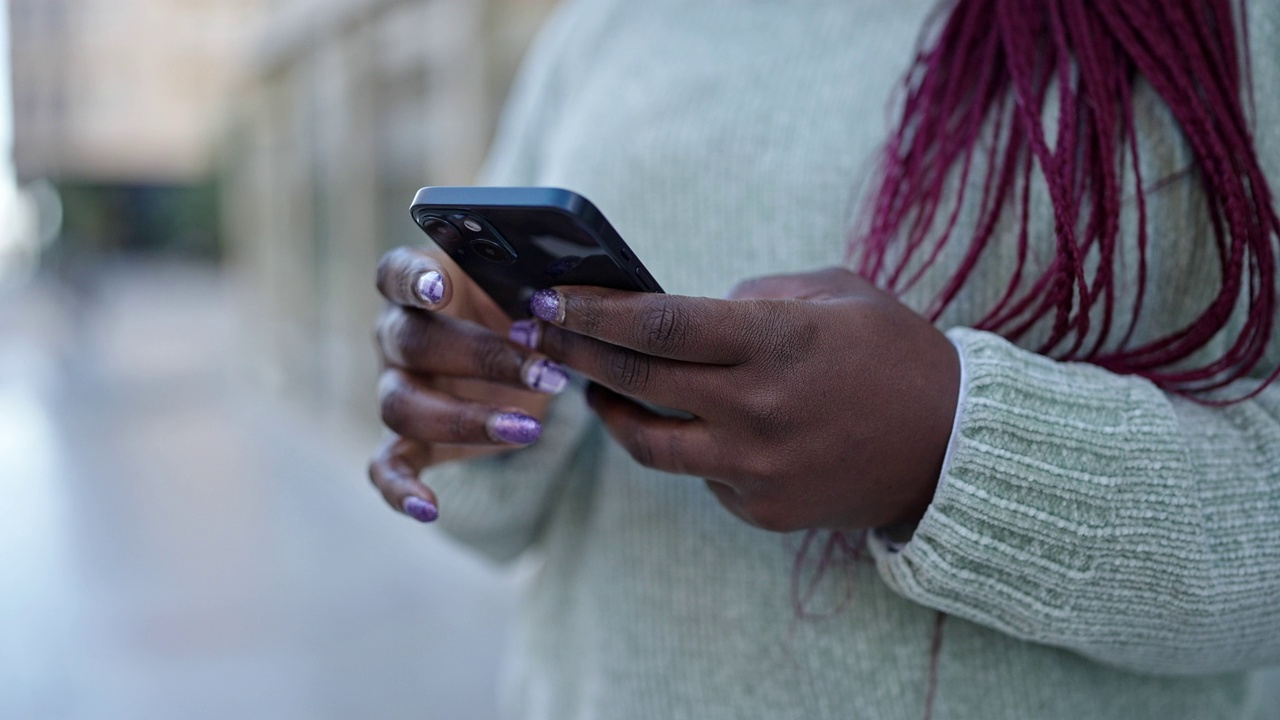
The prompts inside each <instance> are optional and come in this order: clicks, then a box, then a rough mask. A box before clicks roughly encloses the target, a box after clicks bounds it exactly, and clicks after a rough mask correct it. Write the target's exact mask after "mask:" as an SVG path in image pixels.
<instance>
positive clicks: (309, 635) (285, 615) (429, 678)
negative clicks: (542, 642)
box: [0, 266, 513, 720]
mask: <svg viewBox="0 0 1280 720" xmlns="http://www.w3.org/2000/svg"><path fill="white" fill-rule="evenodd" d="M85 300H86V303H85V305H86V306H87V307H88V308H90V309H88V310H87V311H85V312H83V313H77V312H75V311H72V309H71V307H70V304H68V303H67V302H65V298H64V297H62V296H61V295H60V294H59V293H57V292H55V291H54V290H53V288H52V287H51V286H49V285H37V286H34V287H29V288H27V289H25V290H23V291H22V292H20V293H15V292H14V291H12V290H9V291H3V290H0V717H2V718H7V719H12V720H24V719H26V718H31V719H32V720H37V719H38V720H61V719H64V718H65V719H74V720H90V719H92V720H117V719H119V720H125V719H128V720H152V719H155V720H161V719H163V720H176V719H178V718H181V719H183V720H199V719H203V718H210V719H213V718H217V719H219V720H222V719H225V718H237V719H241V718H250V719H252V718H270V719H272V720H277V719H279V720H289V719H291V718H298V719H299V720H301V719H307V720H311V719H326V718H333V719H338V718H360V719H362V720H363V719H369V718H377V719H384V718H385V719H396V718H450V719H452V718H459V719H465V720H485V719H486V718H492V717H494V716H495V711H494V704H495V701H494V683H495V675H496V673H497V664H498V658H499V655H500V647H501V643H502V641H503V635H504V631H505V627H506V622H507V618H508V617H509V615H510V613H511V611H512V607H513V602H512V600H513V583H512V582H511V581H510V580H509V579H506V578H505V577H504V576H500V575H498V574H497V573H495V572H493V571H490V570H488V569H487V568H486V567H485V566H484V565H482V564H480V563H478V562H477V561H475V560H473V559H472V558H471V557H470V556H467V555H465V554H463V553H462V552H461V551H460V550H458V549H456V548H455V547H453V546H452V545H450V544H448V542H447V541H445V540H443V539H442V538H441V537H440V536H439V535H437V534H436V533H435V532H433V531H432V530H431V529H429V528H423V527H421V526H418V525H416V524H414V523H412V522H410V521H408V520H406V519H403V518H401V517H398V516H396V515H394V514H393V513H391V512H390V511H389V510H388V509H387V508H386V507H385V506H383V505H382V502H381V500H380V499H379V498H378V497H377V495H376V494H375V493H374V492H373V491H372V490H371V488H370V487H369V486H368V484H367V482H366V480H365V478H364V467H363V466H364V461H365V453H366V452H367V449H368V443H369V442H371V441H370V440H368V439H367V438H365V437H360V436H359V435H358V434H356V433H352V434H350V435H348V436H347V437H346V438H341V437H334V436H333V434H332V433H331V432H330V433H329V434H326V433H325V432H322V431H321V430H319V429H317V428H315V427H312V426H311V425H309V424H308V422H307V421H306V420H304V419H302V418H299V417H295V416H292V415H290V414H288V413H287V412H286V411H285V410H283V409H281V408H278V407H272V406H271V405H270V404H269V403H263V402H260V401H258V402H254V401H251V400H250V399H248V398H245V397H244V396H243V395H242V394H237V392H235V387H236V384H235V383H231V382H229V380H228V378H229V373H228V372H227V369H228V367H229V365H230V364H231V363H232V361H233V360H234V358H231V357H228V349H229V348H234V347H235V342H234V323H233V322H232V319H231V317H230V315H229V311H228V303H227V302H226V296H225V287H224V284H223V283H222V282H221V280H220V278H219V277H218V276H217V275H216V274H214V273H212V272H210V271H208V270H202V269H199V268H191V267H181V266H179V267H174V266H150V267H122V268H119V269H116V270H113V271H111V272H108V273H107V274H106V275H105V276H104V277H103V278H102V282H101V283H100V286H99V287H98V288H96V290H95V292H94V293H93V294H92V295H90V296H88V297H86V298H85Z"/></svg>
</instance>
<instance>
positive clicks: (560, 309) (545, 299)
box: [529, 290, 564, 322]
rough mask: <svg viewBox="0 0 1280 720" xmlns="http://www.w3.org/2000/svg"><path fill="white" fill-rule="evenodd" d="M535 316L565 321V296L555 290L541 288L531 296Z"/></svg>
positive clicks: (530, 304)
mask: <svg viewBox="0 0 1280 720" xmlns="http://www.w3.org/2000/svg"><path fill="white" fill-rule="evenodd" d="M529 310H530V311H532V312H533V315H534V317H536V318H538V319H539V320H546V321H547V322H564V298H562V297H560V293H558V292H556V291H555V290H539V291H537V292H535V293H534V294H533V295H532V296H531V297H530V298H529Z"/></svg>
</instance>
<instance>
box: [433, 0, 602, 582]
mask: <svg viewBox="0 0 1280 720" xmlns="http://www.w3.org/2000/svg"><path fill="white" fill-rule="evenodd" d="M570 5H572V4H570ZM576 22H577V19H576V17H575V15H574V14H573V13H572V12H570V11H569V9H568V6H567V5H566V6H562V7H561V9H560V10H559V11H557V13H556V14H555V15H553V16H552V17H551V18H550V19H549V20H548V21H547V23H546V25H545V26H544V28H543V30H542V31H541V32H540V33H539V35H538V37H537V38H536V39H535V41H534V44H533V46H532V47H531V48H530V50H529V53H528V54H527V56H526V58H525V60H524V62H523V64H522V65H521V70H520V72H519V74H518V75H517V77H516V80H515V83H514V85H513V87H512V90H511V94H510V96H509V98H508V100H507V105H506V108H505V110H504V112H503V116H502V119H501V121H500V123H499V126H498V131H497V134H496V136H495V138H494V141H493V144H492V146H491V149H490V152H489V157H488V159H487V161H486V163H485V166H484V168H482V170H481V172H480V177H479V182H480V184H484V185H536V184H539V182H540V179H539V174H540V168H541V166H542V165H543V164H544V161H543V159H542V157H541V152H542V141H543V138H545V136H546V135H547V133H548V128H549V125H550V124H551V123H552V122H553V121H554V117H555V112H556V109H557V107H558V106H559V93H560V79H559V77H558V74H559V72H560V70H559V58H558V53H559V52H560V49H561V47H562V45H563V44H564V41H565V38H566V37H568V36H569V34H571V33H572V32H574V25H575V23H576ZM590 422H591V421H590V413H589V412H588V411H587V409H586V405H585V404H584V403H583V401H582V397H581V393H579V392H577V391H576V390H574V389H570V390H568V391H566V392H565V394H564V395H563V396H561V397H558V398H556V399H555V400H554V401H553V402H552V404H551V408H550V410H549V411H548V414H547V417H546V418H545V419H544V421H543V432H542V436H541V437H540V438H539V440H538V442H536V443H535V444H534V445H532V446H530V447H527V448H523V449H520V450H516V451H513V452H510V453H506V454H503V455H499V456H496V457H489V458H483V459H479V460H471V461H465V462H454V463H447V464H444V465H440V466H437V467H434V468H431V469H430V470H428V471H427V472H426V473H425V474H424V475H423V482H425V483H427V484H428V485H430V486H431V487H432V488H433V489H434V490H435V491H436V493H437V495H438V496H439V499H440V521H439V525H440V526H441V527H442V528H443V529H444V530H445V531H446V532H447V533H449V534H450V535H451V536H453V537H454V538H455V539H457V540H459V541H461V542H463V543H465V544H467V545H470V546H472V547H473V548H474V549H476V550H478V551H480V552H481V553H483V554H485V555H487V556H489V557H490V558H491V559H493V560H496V561H506V560H511V559H513V558H515V557H517V556H518V555H520V553H522V552H523V551H524V550H526V549H527V548H529V546H530V545H532V544H533V543H535V542H536V540H537V538H538V536H539V531H540V529H541V528H542V527H543V526H544V525H545V521H546V518H547V516H548V514H549V513H550V512H551V511H552V509H553V508H554V506H555V501H556V497H557V496H558V494H559V493H560V492H561V491H562V490H563V488H564V487H565V486H566V485H567V484H568V483H569V479H570V478H571V477H572V476H574V475H575V473H578V474H581V473H584V472H586V471H585V470H583V469H582V468H581V467H580V466H581V464H582V462H583V461H582V458H581V457H579V453H578V450H579V449H580V447H581V445H582V443H584V442H586V429H587V428H588V427H589V425H590Z"/></svg>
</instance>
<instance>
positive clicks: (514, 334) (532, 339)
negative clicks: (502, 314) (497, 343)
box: [507, 320, 542, 350]
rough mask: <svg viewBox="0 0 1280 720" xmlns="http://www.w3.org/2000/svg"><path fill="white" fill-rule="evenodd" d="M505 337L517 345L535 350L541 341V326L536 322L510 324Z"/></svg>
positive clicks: (520, 321) (518, 321)
mask: <svg viewBox="0 0 1280 720" xmlns="http://www.w3.org/2000/svg"><path fill="white" fill-rule="evenodd" d="M507 337H508V338H509V339H510V340H511V342H513V343H515V344H517V345H523V346H525V347H527V348H529V349H530V350H537V349H538V342H539V341H541V340H542V325H540V324H539V323H538V321H537V320H517V321H515V322H513V323H511V330H510V331H508V332H507Z"/></svg>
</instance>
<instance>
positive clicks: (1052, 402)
mask: <svg viewBox="0 0 1280 720" xmlns="http://www.w3.org/2000/svg"><path fill="white" fill-rule="evenodd" d="M948 335H949V337H951V339H952V340H953V342H955V343H956V344H957V346H958V347H959V348H960V349H961V356H962V359H963V362H964V374H965V379H964V401H963V403H962V406H961V408H960V415H959V416H958V418H957V422H956V426H955V435H954V437H953V438H952V447H951V452H950V455H949V458H948V461H947V465H946V468H945V469H944V472H943V477H942V478H941V480H940V483H939V485H938V489H937V492H936V495H935V497H934V500H933V503H932V505H931V506H930V508H929V509H928V511H927V512H926V514H925V517H924V519H923V520H922V522H921V523H920V525H919V526H918V528H917V529H916V532H915V535H914V537H913V538H912V540H911V541H910V542H909V543H907V544H906V546H905V547H903V548H902V549H901V550H900V551H895V550H894V549H892V548H890V547H888V546H887V545H886V544H884V543H881V542H874V543H873V547H872V550H873V553H874V554H875V556H876V561H877V564H878V567H879V570H880V573H881V575H882V576H883V577H884V579H885V580H886V582H888V584H889V585H890V586H892V587H893V588H894V589H895V590H897V591H898V592H899V593H901V594H902V595H904V596H906V597H908V598H910V599H913V600H915V601H917V602H920V603H921V604H924V605H926V606H929V607H933V608H936V609H938V610H942V611H944V612H947V613H949V614H953V615H957V616H959V617H964V618H966V619H969V620H972V621H974V622H977V623H980V624H983V625H986V626H989V627H992V628H995V629H997V630H1000V631H1002V632H1005V633H1008V634H1010V635H1013V636H1015V637H1018V638H1022V639H1026V640H1031V641H1035V642H1040V643H1045V644H1050V645H1056V646H1060V647H1064V648H1068V649H1072V650H1075V651H1077V652H1080V653H1081V654H1084V655H1086V656H1088V657H1091V658H1094V659H1096V660H1099V661H1102V662H1106V663H1110V664H1113V665H1117V666H1120V667H1124V668H1127V669H1130V670H1135V671H1139V672H1147V673H1160V674H1193V673H1197V674H1199V673H1215V672H1224V671H1231V670H1239V669H1247V668H1254V667H1257V666H1260V665H1265V664H1271V663H1276V662H1280V387H1276V386H1271V387H1270V388H1268V389H1267V390H1266V391H1264V392H1263V393H1261V394H1260V395H1258V396H1257V397H1256V398H1255V399H1253V400H1250V401H1247V402H1243V403H1239V404H1236V405H1231V406H1228V407H1224V408H1212V407H1207V406H1203V405H1198V404H1196V403H1193V402H1190V401H1188V400H1185V399H1182V398H1178V397H1173V396H1170V395H1167V394H1165V393H1163V392H1161V391H1160V390H1159V389H1158V388H1156V387H1155V386H1154V385H1152V384H1151V383H1150V382H1148V381H1146V380H1144V379H1142V378H1138V377H1133V376H1119V375H1115V374H1112V373H1109V372H1107V371H1104V370H1101V369H1099V368H1097V367H1094V366H1091V365H1087V364H1082V363H1066V362H1057V361H1054V360H1050V359H1048V358H1045V357H1043V356H1040V355H1037V354H1035V353H1033V352H1030V351H1027V350H1023V349H1021V348H1018V347H1016V346H1014V345H1012V344H1010V343H1008V342H1006V341H1005V340H1003V339H1001V338H999V337H997V336H995V335H992V334H990V333H985V332H979V331H975V330H968V329H954V330H952V331H950V332H949V333H948Z"/></svg>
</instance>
